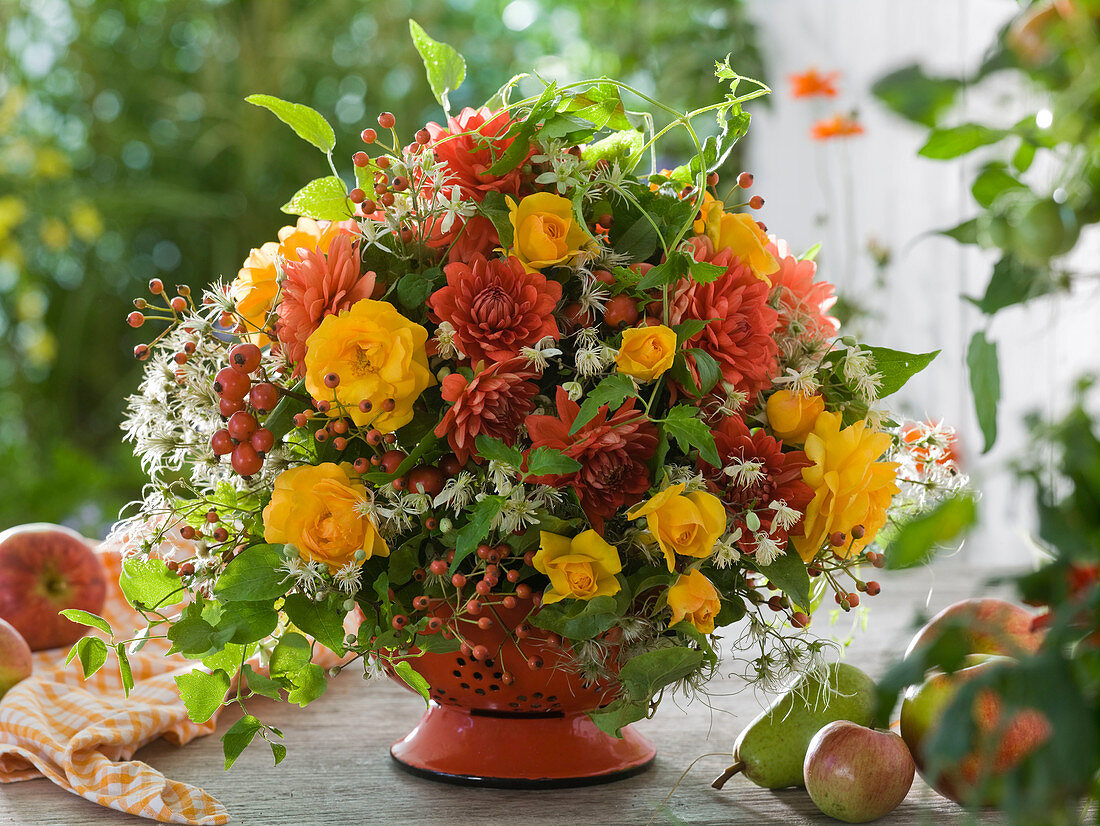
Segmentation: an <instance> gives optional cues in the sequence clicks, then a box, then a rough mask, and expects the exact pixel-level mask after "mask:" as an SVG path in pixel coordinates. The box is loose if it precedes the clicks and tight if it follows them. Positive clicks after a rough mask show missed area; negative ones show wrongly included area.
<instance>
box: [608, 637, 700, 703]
mask: <svg viewBox="0 0 1100 826" xmlns="http://www.w3.org/2000/svg"><path fill="white" fill-rule="evenodd" d="M703 659H704V655H703V652H702V651H696V650H695V649H692V648H681V647H679V646H676V647H672V648H658V649H657V650H655V651H647V652H646V653H644V654H639V655H638V656H636V657H631V658H630V659H629V660H627V662H626V665H624V666H623V667H622V670H621V671H620V672H619V681H620V682H621V683H622V684H623V688H624V689H626V693H627V697H628V698H629V699H631V700H634V701H637V702H647V701H648V700H650V699H651V698H652V697H653V696H654V695H655V694H657V692H658V691H660V690H661V689H662V688H665V687H666V686H669V685H672V683H674V682H676V681H677V680H681V679H683V678H684V677H686V676H688V675H689V674H691V673H692V672H694V671H695V670H696V669H697V668H699V666H700V665H702V664H703Z"/></svg>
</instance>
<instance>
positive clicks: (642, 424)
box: [527, 387, 657, 531]
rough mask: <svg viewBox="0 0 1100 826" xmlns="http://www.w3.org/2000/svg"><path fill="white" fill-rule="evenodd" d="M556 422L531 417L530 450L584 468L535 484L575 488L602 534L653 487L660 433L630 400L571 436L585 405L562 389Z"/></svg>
mask: <svg viewBox="0 0 1100 826" xmlns="http://www.w3.org/2000/svg"><path fill="white" fill-rule="evenodd" d="M557 405H558V415H557V416H528V417H527V432H528V434H529V435H530V436H531V449H532V450H534V449H535V448H539V447H551V448H554V449H555V450H560V451H561V452H562V453H564V454H565V455H566V456H569V457H570V458H572V459H576V460H577V461H578V462H580V463H581V469H580V470H578V471H576V472H575V473H567V474H553V475H550V476H540V477H536V478H535V479H534V481H536V482H539V483H542V484H547V485H554V486H555V487H572V488H573V489H574V490H576V492H577V499H579V500H580V504H581V508H582V509H583V510H584V513H585V515H586V516H587V517H588V520H589V521H590V522H591V523H592V527H594V528H595V529H596V530H597V531H602V530H603V524H604V520H605V519H609V518H610V517H612V516H614V515H615V512H616V511H618V510H619V508H621V507H623V506H624V505H627V506H629V505H633V504H635V503H637V502H640V501H641V499H642V496H643V495H644V494H645V492H646V491H647V490H649V486H650V478H649V468H648V467H646V462H647V461H649V459H650V458H652V456H653V454H654V452H655V451H656V450H657V428H655V427H654V426H653V423H652V422H650V421H649V420H648V419H646V418H645V417H644V416H642V415H641V412H640V411H638V410H635V409H634V400H633V399H631V400H630V401H628V402H627V403H626V404H624V405H623V406H622V407H620V408H619V409H618V410H616V411H615V413H614V415H608V409H607V406H606V405H604V406H603V407H601V408H600V411H599V412H598V413H597V414H596V416H595V417H594V418H593V419H592V420H591V421H589V422H588V423H586V424H585V425H584V426H583V427H581V428H580V429H578V430H577V432H576V433H574V434H573V435H572V436H570V435H569V430H570V429H571V428H572V427H573V422H574V421H575V420H576V418H577V414H578V413H579V412H580V405H578V404H577V403H576V402H574V401H571V400H570V399H569V394H568V393H566V392H565V390H564V389H562V388H561V387H559V388H558V392H557Z"/></svg>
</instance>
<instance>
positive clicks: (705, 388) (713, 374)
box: [687, 347, 722, 396]
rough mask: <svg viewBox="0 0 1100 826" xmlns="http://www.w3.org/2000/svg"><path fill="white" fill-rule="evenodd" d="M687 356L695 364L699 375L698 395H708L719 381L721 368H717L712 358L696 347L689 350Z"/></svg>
mask: <svg viewBox="0 0 1100 826" xmlns="http://www.w3.org/2000/svg"><path fill="white" fill-rule="evenodd" d="M687 355H689V356H691V359H692V361H693V362H695V369H696V370H697V371H698V373H699V384H698V389H699V395H701V396H702V395H705V394H706V393H709V392H710V391H711V390H712V389H713V388H714V385H716V384H718V382H719V381H721V379H722V368H721V367H719V366H718V362H717V360H716V359H715V358H714V356H712V355H711V354H710V353H708V352H707V351H706V350H700V349H699V348H698V347H692V348H690V349H689V350H688V351H687Z"/></svg>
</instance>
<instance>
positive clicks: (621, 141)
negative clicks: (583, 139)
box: [581, 129, 645, 172]
mask: <svg viewBox="0 0 1100 826" xmlns="http://www.w3.org/2000/svg"><path fill="white" fill-rule="evenodd" d="M643 146H645V135H644V134H642V132H640V131H639V130H637V129H624V130H622V131H619V132H612V133H611V134H610V135H608V136H607V137H606V138H601V139H600V140H598V141H596V142H595V143H590V144H588V145H587V146H585V147H584V148H583V149H582V150H581V158H582V159H583V160H584V161H585V162H586V163H589V164H593V163H595V162H596V161H601V160H606V161H608V162H610V161H615V160H622V161H628V166H627V168H626V170H625V171H627V172H630V171H631V169H633V168H634V165H635V164H636V163H637V162H638V160H640V159H641V154H642V147H643Z"/></svg>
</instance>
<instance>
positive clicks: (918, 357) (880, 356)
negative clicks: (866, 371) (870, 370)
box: [866, 347, 940, 399]
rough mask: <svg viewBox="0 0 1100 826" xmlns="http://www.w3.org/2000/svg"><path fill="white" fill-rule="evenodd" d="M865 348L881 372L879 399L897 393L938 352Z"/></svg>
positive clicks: (929, 362)
mask: <svg viewBox="0 0 1100 826" xmlns="http://www.w3.org/2000/svg"><path fill="white" fill-rule="evenodd" d="M866 349H867V350H869V351H870V353H871V357H872V358H874V360H875V369H876V370H877V371H878V372H879V373H881V374H882V384H881V387H880V388H879V391H878V397H879V398H880V399H884V398H886V397H887V396H889V395H891V394H893V393H897V392H898V391H899V390H901V388H902V387H904V386H905V383H906V382H907V381H909V379H911V378H912V377H913V376H915V375H916V374H917V373H919V372H920V371H921V370H923V369H924V368H925V367H927V366H928V365H929V364H931V363H932V359H934V358H935V357H936V356H938V355H939V354H940V351H939V350H934V351H932V352H931V353H905V352H903V351H901V350H891V349H890V348H888V347H867V348H866Z"/></svg>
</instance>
